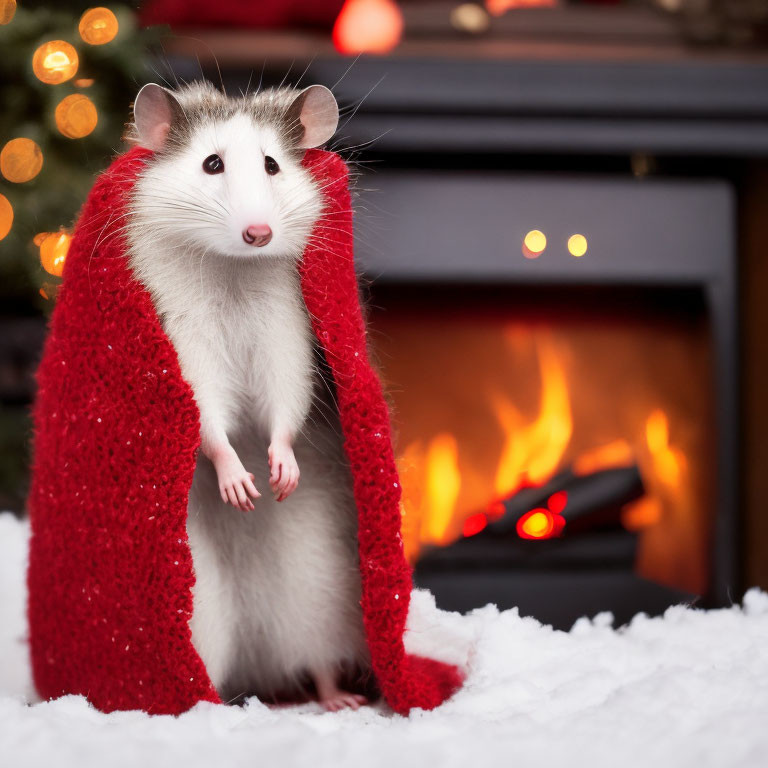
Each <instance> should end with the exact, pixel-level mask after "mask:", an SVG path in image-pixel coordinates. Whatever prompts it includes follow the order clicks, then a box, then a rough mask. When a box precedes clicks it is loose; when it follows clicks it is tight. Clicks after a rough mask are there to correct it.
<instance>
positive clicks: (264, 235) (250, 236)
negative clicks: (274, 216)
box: [243, 224, 272, 247]
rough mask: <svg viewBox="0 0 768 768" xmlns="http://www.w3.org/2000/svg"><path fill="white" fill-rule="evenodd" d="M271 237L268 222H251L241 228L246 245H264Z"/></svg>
mask: <svg viewBox="0 0 768 768" xmlns="http://www.w3.org/2000/svg"><path fill="white" fill-rule="evenodd" d="M271 239H272V230H271V229H270V228H269V225H268V224H251V226H250V227H248V228H247V229H244V230H243V240H245V242H246V243H248V245H256V246H258V247H261V246H263V245H266V244H267V243H268V242H269V241H270V240H271Z"/></svg>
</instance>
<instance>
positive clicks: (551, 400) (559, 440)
mask: <svg viewBox="0 0 768 768" xmlns="http://www.w3.org/2000/svg"><path fill="white" fill-rule="evenodd" d="M537 352H538V357H539V369H540V371H541V384H542V391H541V405H540V408H539V415H538V417H537V418H536V419H535V420H534V421H533V422H532V423H531V424H527V425H524V424H523V423H522V421H523V419H522V416H521V415H520V412H519V411H518V410H517V408H515V406H514V405H513V404H512V403H511V402H510V401H509V400H508V399H507V398H506V397H505V396H504V395H501V394H496V395H494V396H493V398H492V404H493V407H494V410H495V411H496V417H497V419H498V421H499V424H500V425H501V428H502V429H503V430H504V436H505V437H504V439H505V442H504V447H503V448H502V451H501V457H500V459H499V466H498V469H497V470H496V481H495V491H496V494H497V495H498V496H500V497H504V496H508V495H510V494H511V493H514V492H515V491H516V490H517V489H518V488H520V486H522V485H524V484H525V483H533V484H536V485H538V484H540V483H543V482H544V481H546V480H547V479H548V478H549V477H550V476H551V475H552V474H553V472H554V471H555V470H556V469H557V467H558V464H559V463H560V460H561V459H562V457H563V453H564V452H565V449H566V448H567V447H568V443H569V442H570V440H571V434H572V432H573V419H572V416H571V403H570V398H569V396H568V382H567V379H566V375H565V370H564V369H563V366H562V363H561V360H560V358H559V356H558V354H557V352H556V350H555V349H554V347H553V346H552V345H551V344H550V343H541V344H539V346H538V348H537Z"/></svg>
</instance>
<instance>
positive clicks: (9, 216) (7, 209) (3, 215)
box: [0, 195, 13, 240]
mask: <svg viewBox="0 0 768 768" xmlns="http://www.w3.org/2000/svg"><path fill="white" fill-rule="evenodd" d="M12 226H13V206H12V205H11V203H10V201H9V200H8V198H7V197H6V196H5V195H0V240H2V239H3V238H4V237H5V236H6V235H7V234H8V233H9V232H10V231H11V227H12Z"/></svg>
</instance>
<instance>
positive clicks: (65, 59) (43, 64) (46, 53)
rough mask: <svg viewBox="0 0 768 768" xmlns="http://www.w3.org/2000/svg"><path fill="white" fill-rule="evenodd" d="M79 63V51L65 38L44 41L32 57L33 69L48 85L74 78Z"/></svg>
mask: <svg viewBox="0 0 768 768" xmlns="http://www.w3.org/2000/svg"><path fill="white" fill-rule="evenodd" d="M78 64H79V59H78V57H77V51H76V50H75V49H74V47H73V46H72V45H70V44H69V43H67V42H65V41H64V40H51V41H50V42H48V43H43V44H42V45H41V46H40V47H39V48H38V49H37V50H36V51H35V55H34V56H33V57H32V70H33V71H34V73H35V75H36V76H37V78H38V79H39V80H42V81H43V82H44V83H47V84H48V85H58V84H59V83H64V82H66V81H67V80H69V79H70V78H73V77H74V76H75V73H76V72H77V67H78Z"/></svg>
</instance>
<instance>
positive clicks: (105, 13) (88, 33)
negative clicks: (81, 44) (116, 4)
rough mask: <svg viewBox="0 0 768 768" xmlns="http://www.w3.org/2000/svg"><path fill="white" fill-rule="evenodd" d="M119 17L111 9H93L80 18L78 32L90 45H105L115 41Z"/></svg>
mask: <svg viewBox="0 0 768 768" xmlns="http://www.w3.org/2000/svg"><path fill="white" fill-rule="evenodd" d="M118 27H119V25H118V23H117V17H116V16H115V14H114V13H112V11H110V10H109V8H91V9H89V10H87V11H86V12H85V13H84V14H83V15H82V16H81V17H80V24H79V25H78V31H79V32H80V37H82V38H83V40H84V41H85V42H86V43H88V44H89V45H104V43H109V42H110V41H112V40H114V39H115V36H116V35H117V30H118Z"/></svg>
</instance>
